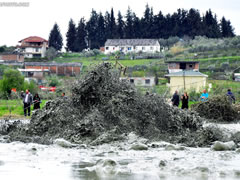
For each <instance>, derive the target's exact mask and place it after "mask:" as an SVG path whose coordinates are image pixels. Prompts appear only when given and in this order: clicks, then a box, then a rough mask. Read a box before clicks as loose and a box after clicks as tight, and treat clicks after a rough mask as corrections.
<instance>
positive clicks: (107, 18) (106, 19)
mask: <svg viewBox="0 0 240 180" xmlns="http://www.w3.org/2000/svg"><path fill="white" fill-rule="evenodd" d="M104 24H105V36H106V39H111V38H112V35H111V27H110V26H111V15H110V14H109V12H108V11H106V13H105V16H104Z"/></svg>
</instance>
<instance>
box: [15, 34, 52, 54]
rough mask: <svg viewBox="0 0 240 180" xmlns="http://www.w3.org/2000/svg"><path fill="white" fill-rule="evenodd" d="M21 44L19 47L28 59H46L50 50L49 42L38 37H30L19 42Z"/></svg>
mask: <svg viewBox="0 0 240 180" xmlns="http://www.w3.org/2000/svg"><path fill="white" fill-rule="evenodd" d="M19 43H21V44H20V45H18V46H17V47H18V48H20V49H21V52H22V53H23V54H24V57H26V58H39V57H45V55H46V50H47V48H48V41H47V40H46V39H43V38H41V37H38V36H30V37H28V38H25V39H22V40H21V41H19Z"/></svg>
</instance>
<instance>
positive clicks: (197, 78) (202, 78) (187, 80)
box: [165, 71, 208, 94]
mask: <svg viewBox="0 0 240 180" xmlns="http://www.w3.org/2000/svg"><path fill="white" fill-rule="evenodd" d="M165 77H167V78H168V79H169V84H168V87H169V88H170V92H171V94H173V93H174V92H175V90H184V91H188V90H190V89H195V90H196V91H197V92H199V91H200V90H201V88H204V87H206V83H207V77H208V75H206V74H203V73H201V72H199V71H180V72H175V73H170V74H167V75H165Z"/></svg>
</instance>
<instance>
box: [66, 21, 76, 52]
mask: <svg viewBox="0 0 240 180" xmlns="http://www.w3.org/2000/svg"><path fill="white" fill-rule="evenodd" d="M66 37H67V48H66V50H67V51H72V52H74V51H76V50H75V40H76V26H75V23H74V22H73V20H72V19H70V21H69V24H68V31H67V34H66Z"/></svg>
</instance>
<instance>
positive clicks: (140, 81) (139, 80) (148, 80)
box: [120, 77, 155, 87]
mask: <svg viewBox="0 0 240 180" xmlns="http://www.w3.org/2000/svg"><path fill="white" fill-rule="evenodd" d="M120 80H127V81H128V82H130V84H134V85H135V86H148V87H152V86H154V85H155V78H154V77H121V78H120Z"/></svg>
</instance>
